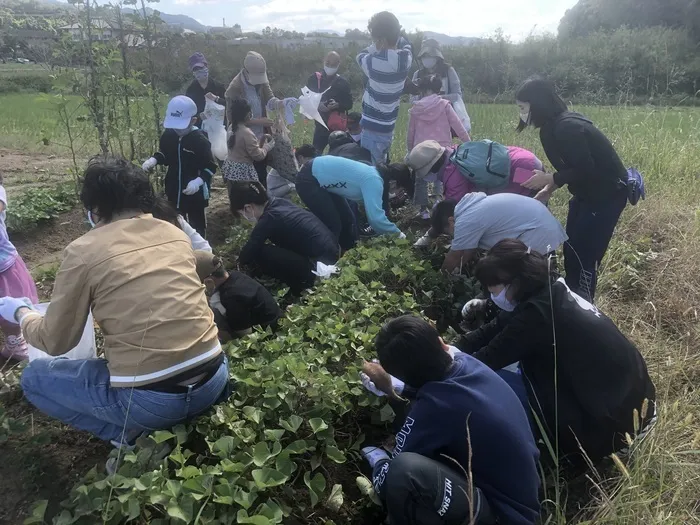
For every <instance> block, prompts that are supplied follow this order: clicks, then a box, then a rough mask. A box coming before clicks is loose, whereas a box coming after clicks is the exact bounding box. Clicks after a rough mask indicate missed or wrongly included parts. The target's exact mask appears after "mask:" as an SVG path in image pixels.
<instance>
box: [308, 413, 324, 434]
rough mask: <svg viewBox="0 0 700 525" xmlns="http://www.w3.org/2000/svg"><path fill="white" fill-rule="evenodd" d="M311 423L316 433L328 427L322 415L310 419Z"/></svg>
mask: <svg viewBox="0 0 700 525" xmlns="http://www.w3.org/2000/svg"><path fill="white" fill-rule="evenodd" d="M309 425H311V430H313V432H314V434H318V433H319V432H321V431H323V430H326V429H327V428H328V424H326V422H325V421H324V420H323V419H321V418H320V417H315V418H312V419H309Z"/></svg>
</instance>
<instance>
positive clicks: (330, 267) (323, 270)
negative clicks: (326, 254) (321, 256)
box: [311, 261, 340, 279]
mask: <svg viewBox="0 0 700 525" xmlns="http://www.w3.org/2000/svg"><path fill="white" fill-rule="evenodd" d="M339 271H340V269H339V268H338V267H337V266H336V265H334V264H323V263H322V262H321V261H317V262H316V269H315V270H312V271H311V273H312V274H314V275H318V276H319V277H320V278H321V279H328V278H329V277H330V276H331V275H333V274H334V273H338V272H339Z"/></svg>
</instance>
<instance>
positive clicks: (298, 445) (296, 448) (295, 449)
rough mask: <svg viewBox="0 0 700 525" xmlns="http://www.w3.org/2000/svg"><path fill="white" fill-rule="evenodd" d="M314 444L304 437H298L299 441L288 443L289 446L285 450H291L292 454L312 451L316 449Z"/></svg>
mask: <svg viewBox="0 0 700 525" xmlns="http://www.w3.org/2000/svg"><path fill="white" fill-rule="evenodd" d="M314 448H315V447H314V445H313V444H312V443H309V442H308V441H305V440H303V439H298V440H297V441H294V442H293V443H290V444H289V445H287V448H285V449H284V450H285V451H286V452H289V453H290V454H303V453H304V452H310V451H311V450H314Z"/></svg>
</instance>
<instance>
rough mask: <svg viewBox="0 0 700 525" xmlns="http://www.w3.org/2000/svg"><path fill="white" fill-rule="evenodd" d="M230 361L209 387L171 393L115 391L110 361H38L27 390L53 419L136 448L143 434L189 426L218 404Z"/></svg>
mask: <svg viewBox="0 0 700 525" xmlns="http://www.w3.org/2000/svg"><path fill="white" fill-rule="evenodd" d="M228 380H229V379H228V361H227V360H226V359H224V362H223V363H222V364H221V366H220V367H219V370H218V371H217V372H216V374H215V375H214V376H213V377H212V378H211V379H209V381H207V382H206V383H204V384H203V385H200V386H199V387H197V388H195V389H190V391H189V392H185V393H181V394H168V393H164V392H155V391H152V390H142V389H137V388H133V389H132V388H113V387H112V386H110V383H109V370H108V369H107V360H106V359H66V358H58V359H37V360H35V361H32V362H31V363H29V364H28V365H27V367H26V368H25V369H24V373H23V374H22V380H21V383H22V390H23V391H24V395H25V397H26V398H27V400H28V401H29V402H30V403H31V404H33V405H34V406H35V407H37V408H38V409H39V410H41V411H42V412H43V413H44V414H46V415H47V416H50V417H53V418H56V419H58V420H60V421H62V422H63V423H65V424H67V425H70V426H72V427H75V428H78V429H80V430H85V431H86V432H90V433H91V434H94V435H95V436H97V437H99V438H100V439H104V440H106V441H115V442H120V443H126V444H131V443H133V441H134V440H135V439H136V438H137V437H138V436H139V435H140V434H142V433H143V432H151V431H154V430H162V429H167V428H170V427H172V426H173V425H177V424H178V423H183V422H185V421H187V420H188V419H190V418H193V417H195V416H197V415H199V414H201V413H202V412H205V411H206V410H207V409H208V408H209V407H211V406H212V405H213V404H214V403H216V402H217V401H218V400H219V398H220V396H221V395H222V393H223V391H224V389H225V388H226V386H227V384H228Z"/></svg>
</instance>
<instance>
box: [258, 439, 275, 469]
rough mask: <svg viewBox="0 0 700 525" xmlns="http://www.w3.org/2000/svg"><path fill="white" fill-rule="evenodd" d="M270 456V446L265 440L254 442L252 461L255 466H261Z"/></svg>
mask: <svg viewBox="0 0 700 525" xmlns="http://www.w3.org/2000/svg"><path fill="white" fill-rule="evenodd" d="M271 457H272V454H271V453H270V448H269V447H268V446H267V443H266V442H265V441H261V442H260V443H256V444H255V446H254V447H253V463H255V466H256V467H262V466H263V465H264V464H265V463H267V462H268V461H269V460H270V458H271Z"/></svg>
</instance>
